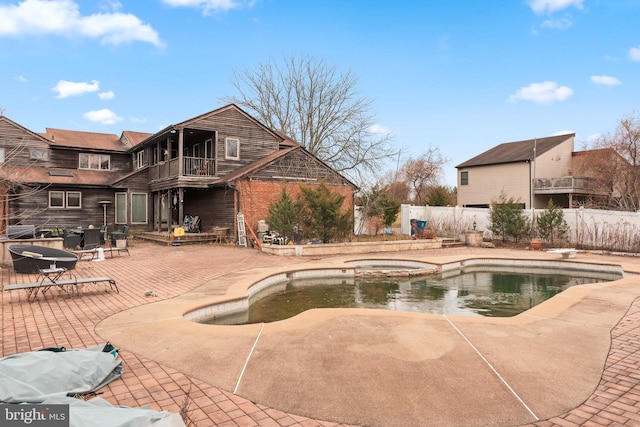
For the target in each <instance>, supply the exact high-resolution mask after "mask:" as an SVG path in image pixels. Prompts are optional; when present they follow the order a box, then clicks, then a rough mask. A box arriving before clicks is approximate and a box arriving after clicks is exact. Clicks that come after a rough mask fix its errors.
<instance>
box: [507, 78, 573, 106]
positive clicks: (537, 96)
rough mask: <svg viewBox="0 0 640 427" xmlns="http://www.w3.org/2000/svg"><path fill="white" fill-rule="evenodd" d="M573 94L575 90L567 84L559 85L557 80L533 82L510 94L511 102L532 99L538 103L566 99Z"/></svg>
mask: <svg viewBox="0 0 640 427" xmlns="http://www.w3.org/2000/svg"><path fill="white" fill-rule="evenodd" d="M571 95H573V90H572V89H571V88H569V87H567V86H558V83H556V82H550V81H546V82H542V83H531V84H530V85H529V86H526V87H521V88H520V89H518V90H517V91H516V93H514V94H513V95H511V96H509V100H508V101H509V102H516V101H518V100H523V101H532V102H535V103H538V104H550V103H552V102H555V101H564V100H566V99H568V98H569V97H570V96H571Z"/></svg>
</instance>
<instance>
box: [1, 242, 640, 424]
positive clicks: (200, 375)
mask: <svg viewBox="0 0 640 427" xmlns="http://www.w3.org/2000/svg"><path fill="white" fill-rule="evenodd" d="M384 255H385V257H387V258H403V259H419V260H421V261H427V262H433V263H446V262H452V261H457V260H464V259H468V258H484V257H497V258H505V259H514V258H528V259H536V258H539V259H547V260H557V259H558V258H559V256H558V255H557V254H555V255H550V254H544V253H532V252H528V251H512V250H499V249H493V250H490V249H469V248H460V249H446V250H424V251H412V252H403V253H393V254H384ZM378 256H380V255H378ZM342 260H343V259H341V258H328V259H321V260H320V259H312V260H310V259H305V258H296V257H290V258H283V257H275V256H269V255H264V254H262V253H260V252H258V251H255V250H251V249H244V248H237V247H233V246H209V245H208V246H204V245H203V246H179V247H171V246H159V245H155V244H150V243H140V242H134V246H133V247H132V248H131V257H128V256H126V255H125V256H121V257H117V256H116V257H115V258H113V259H111V258H108V259H107V260H105V261H102V262H91V261H83V262H80V263H78V267H77V269H76V270H77V271H76V272H77V274H78V275H79V276H103V275H108V276H111V277H112V278H114V279H115V280H116V281H117V283H118V287H119V288H120V294H115V293H104V290H103V289H85V290H84V291H83V292H82V295H81V296H79V297H75V298H66V297H63V296H56V295H50V296H48V297H47V298H46V299H42V298H41V297H40V299H38V300H37V301H36V302H34V303H29V302H27V301H26V298H25V294H24V293H21V292H18V291H11V292H2V356H7V355H11V354H14V353H18V352H23V351H29V350H34V349H39V348H43V347H54V346H65V347H67V348H73V347H76V348H81V347H88V346H94V345H99V344H104V342H105V341H107V340H109V341H111V342H112V343H114V344H115V345H116V346H117V347H119V348H120V349H121V357H122V359H123V360H124V362H125V367H126V369H125V374H124V375H123V377H122V379H121V380H118V381H115V382H114V383H112V384H110V385H109V386H108V387H107V388H105V389H104V394H103V395H102V397H104V398H106V399H107V400H109V401H110V402H112V403H114V404H120V405H126V406H141V405H145V404H146V405H149V406H150V407H152V408H155V409H163V410H168V411H172V412H178V411H179V410H180V408H181V407H182V406H184V402H185V398H186V397H188V399H187V401H188V402H189V403H190V407H189V411H188V413H189V416H190V419H191V420H192V421H193V425H197V426H214V425H215V426H342V425H367V426H414V425H422V426H426V425H434V426H444V425H460V426H463V425H464V426H468V425H502V426H519V425H540V426H551V425H561V426H567V425H640V415H639V414H640V386H639V385H638V378H640V369H638V364H639V363H640V358H638V355H640V353H639V352H638V350H640V340H639V338H640V337H639V336H638V335H639V334H640V329H639V328H638V326H640V304H638V303H637V302H636V298H637V296H638V295H640V286H638V284H640V278H636V277H628V278H625V279H623V280H620V281H617V282H614V283H613V284H599V285H586V286H582V287H579V288H572V289H570V290H569V291H567V292H564V293H563V294H562V295H560V296H558V297H556V298H554V299H552V300H551V301H549V302H547V303H545V304H543V305H541V306H539V307H538V308H535V309H533V310H530V311H529V312H528V313H526V315H521V316H517V317H515V318H511V319H488V318H468V317H455V316H441V315H440V316H435V315H424V314H411V313H400V312H381V311H370V312H369V311H367V312H366V313H364V312H363V310H311V311H309V312H306V313H303V314H302V315H299V316H296V317H295V318H293V319H289V320H285V321H282V322H275V323H271V324H267V325H264V327H262V326H261V325H245V326H234V327H224V326H211V325H199V324H195V323H193V322H189V321H186V320H184V319H183V317H182V315H183V314H184V313H185V311H189V310H192V309H194V308H197V307H199V306H202V305H208V304H209V303H210V302H211V301H219V300H221V299H223V298H225V297H228V296H229V295H241V294H242V292H243V290H244V289H246V286H247V283H250V282H251V281H252V280H253V279H255V277H258V276H260V275H263V274H265V273H266V272H270V271H276V269H278V270H279V269H285V270H287V269H297V268H302V267H317V266H326V265H333V264H339V263H340V262H341V261H342ZM573 261H578V262H592V263H606V264H618V265H622V266H623V267H624V268H625V270H627V271H632V272H638V273H640V260H638V259H636V258H634V257H613V256H593V255H588V254H579V255H578V257H577V258H576V259H575V260H571V261H562V262H573ZM10 270H11V268H10V267H9V268H8V269H3V277H2V279H3V284H6V283H15V282H17V281H25V279H26V278H22V277H16V276H15V275H14V274H12V273H11V272H10ZM147 290H150V291H153V292H154V293H155V295H156V296H155V297H145V291H147ZM249 355H251V356H250V357H249ZM234 392H235V394H234ZM543 420H547V421H543Z"/></svg>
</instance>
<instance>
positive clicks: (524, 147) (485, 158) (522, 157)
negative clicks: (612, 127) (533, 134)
mask: <svg viewBox="0 0 640 427" xmlns="http://www.w3.org/2000/svg"><path fill="white" fill-rule="evenodd" d="M575 136H576V134H575V133H571V134H565V135H557V136H549V137H546V138H536V139H528V140H525V141H515V142H505V143H503V144H500V145H496V146H495V147H493V148H492V149H490V150H487V151H485V152H484V153H482V154H479V155H477V156H476V157H474V158H472V159H469V160H467V161H466V162H463V163H460V164H459V165H458V166H456V168H458V169H459V168H468V167H473V166H488V165H498V164H504V163H519V162H526V161H528V160H532V159H533V147H534V146H535V148H536V155H540V154H543V153H545V152H546V151H549V150H550V149H552V148H553V147H555V146H557V145H560V144H561V143H563V142H565V141H566V140H567V139H569V138H573V137H575Z"/></svg>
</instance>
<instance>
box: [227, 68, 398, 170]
mask: <svg viewBox="0 0 640 427" xmlns="http://www.w3.org/2000/svg"><path fill="white" fill-rule="evenodd" d="M231 83H232V85H233V86H234V87H235V88H236V89H237V90H238V92H239V95H238V96H228V97H225V98H223V99H224V101H226V102H231V103H234V104H236V105H238V106H240V107H242V108H244V109H246V110H248V111H249V112H251V113H252V114H253V115H255V116H256V117H257V118H258V119H259V120H260V121H262V122H263V123H264V124H266V125H267V126H269V127H270V128H271V129H274V130H278V131H281V132H284V133H285V134H287V135H288V136H290V137H292V138H294V139H295V140H296V141H297V142H299V143H300V144H302V145H303V146H304V147H305V148H306V149H307V150H309V152H310V153H312V154H313V155H315V156H316V157H318V158H319V159H320V160H322V161H324V162H325V163H327V164H328V165H329V166H331V167H332V168H333V169H335V170H336V171H338V172H340V173H343V174H345V175H347V176H349V177H350V178H351V179H353V180H354V181H361V179H360V178H361V177H362V176H363V174H365V173H367V172H371V171H379V169H380V167H381V165H382V163H383V161H385V160H387V159H389V158H390V157H391V156H393V155H394V154H395V153H394V150H393V147H392V146H391V141H392V139H393V138H392V135H391V134H390V133H385V134H380V133H376V132H375V129H374V124H375V122H374V118H373V116H372V114H371V113H370V109H371V104H372V103H371V101H370V100H369V99H367V98H364V97H361V96H360V95H359V94H358V92H357V90H356V84H357V79H356V78H355V76H354V75H353V74H352V73H351V72H346V73H340V72H339V71H338V69H337V68H336V67H332V66H329V65H328V64H326V63H325V61H323V60H317V59H314V58H311V57H308V56H303V57H295V56H291V57H288V58H284V62H283V64H282V65H280V64H277V63H275V62H273V61H270V62H267V63H265V64H262V65H260V67H259V68H258V69H257V70H244V71H241V72H236V73H235V74H234V78H233V80H232V82H231Z"/></svg>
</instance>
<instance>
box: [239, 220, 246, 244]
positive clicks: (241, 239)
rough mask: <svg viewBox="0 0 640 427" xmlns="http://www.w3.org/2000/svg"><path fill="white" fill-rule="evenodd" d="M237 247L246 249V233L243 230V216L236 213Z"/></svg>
mask: <svg viewBox="0 0 640 427" xmlns="http://www.w3.org/2000/svg"><path fill="white" fill-rule="evenodd" d="M238 245H240V246H244V247H245V248H246V247H247V232H246V231H245V228H244V214H243V213H242V212H238Z"/></svg>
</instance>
